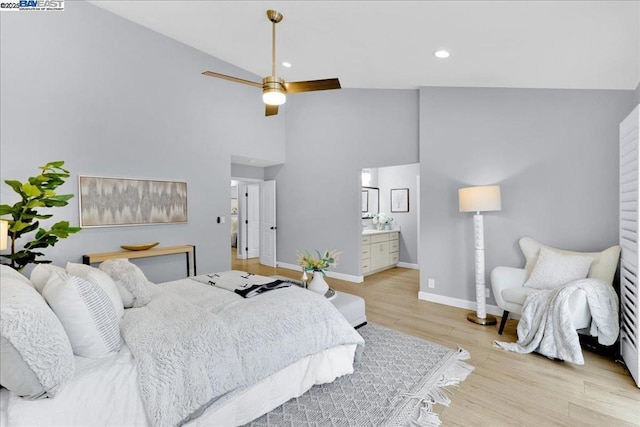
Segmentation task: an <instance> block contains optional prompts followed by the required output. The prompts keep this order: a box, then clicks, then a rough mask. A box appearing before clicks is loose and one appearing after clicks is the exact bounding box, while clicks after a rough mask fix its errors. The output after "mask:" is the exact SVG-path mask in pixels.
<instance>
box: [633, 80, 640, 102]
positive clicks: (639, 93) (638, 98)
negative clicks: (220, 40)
mask: <svg viewBox="0 0 640 427" xmlns="http://www.w3.org/2000/svg"><path fill="white" fill-rule="evenodd" d="M638 104H640V83H638V86H636V90H635V92H634V105H638Z"/></svg>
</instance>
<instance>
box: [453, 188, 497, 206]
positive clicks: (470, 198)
mask: <svg viewBox="0 0 640 427" xmlns="http://www.w3.org/2000/svg"><path fill="white" fill-rule="evenodd" d="M458 203H459V207H460V212H486V211H499V210H501V209H502V201H501V199H500V187H499V186H498V185H487V186H483V187H467V188H461V189H459V190H458Z"/></svg>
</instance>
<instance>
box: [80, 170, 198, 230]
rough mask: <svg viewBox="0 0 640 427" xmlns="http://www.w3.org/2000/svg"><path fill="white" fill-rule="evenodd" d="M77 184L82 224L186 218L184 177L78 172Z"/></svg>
mask: <svg viewBox="0 0 640 427" xmlns="http://www.w3.org/2000/svg"><path fill="white" fill-rule="evenodd" d="M78 186H79V191H78V194H79V195H80V196H79V197H78V203H79V209H80V226H81V227H83V228H89V227H118V226H135V225H155V224H181V223H187V222H188V211H187V183H186V182H185V181H163V180H149V179H137V178H111V177H99V176H85V175H80V176H79V177H78Z"/></svg>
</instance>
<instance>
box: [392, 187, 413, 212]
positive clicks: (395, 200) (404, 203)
mask: <svg viewBox="0 0 640 427" xmlns="http://www.w3.org/2000/svg"><path fill="white" fill-rule="evenodd" d="M391 212H409V189H408V188H392V189H391Z"/></svg>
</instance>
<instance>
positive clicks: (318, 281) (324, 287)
mask: <svg viewBox="0 0 640 427" xmlns="http://www.w3.org/2000/svg"><path fill="white" fill-rule="evenodd" d="M307 289H309V290H310V291H313V292H315V293H318V294H320V295H324V294H326V293H327V291H328V290H329V285H328V284H327V282H325V280H324V274H322V271H314V272H313V279H311V282H309V285H308V286H307Z"/></svg>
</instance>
